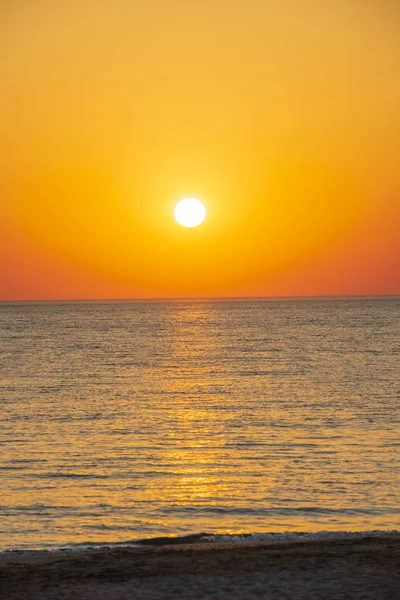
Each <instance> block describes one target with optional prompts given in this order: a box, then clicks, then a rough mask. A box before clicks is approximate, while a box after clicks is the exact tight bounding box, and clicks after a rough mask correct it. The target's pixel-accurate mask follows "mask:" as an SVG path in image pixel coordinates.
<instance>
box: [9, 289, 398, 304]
mask: <svg viewBox="0 0 400 600" xmlns="http://www.w3.org/2000/svg"><path fill="white" fill-rule="evenodd" d="M398 297H400V292H399V293H398V294H327V295H300V296H170V297H168V296H163V297H151V296H148V297H141V298H128V297H127V298H31V299H0V304H14V303H19V304H29V303H43V304H45V303H60V304H67V303H73V302H82V303H83V302H93V303H94V302H116V303H117V302H132V303H133V302H199V301H203V302H207V301H217V300H219V301H221V300H225V301H232V302H235V301H236V302H238V301H239V302H240V301H246V300H266V301H268V300H324V299H325V300H329V299H349V300H351V299H361V298H376V299H378V298H398Z"/></svg>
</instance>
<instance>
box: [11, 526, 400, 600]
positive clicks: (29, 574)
mask: <svg viewBox="0 0 400 600" xmlns="http://www.w3.org/2000/svg"><path fill="white" fill-rule="evenodd" d="M399 597H400V537H386V538H368V537H365V538H359V539H337V540H336V539H335V540H329V541H321V540H318V541H296V542H274V543H265V542H248V543H243V544H237V543H230V542H229V543H217V544H216V543H200V544H198V543H195V544H183V545H174V544H172V545H162V546H161V545H159V546H158V545H156V546H149V547H144V548H114V549H110V550H97V551H90V552H84V553H73V552H65V553H63V554H57V555H51V556H50V555H42V556H25V557H7V558H3V559H2V560H1V561H0V598H1V599H2V600H3V599H4V600H25V599H26V600H28V599H32V598H35V599H38V600H39V599H40V600H53V599H54V600H56V599H57V600H62V599H65V600H69V599H71V600H72V599H73V600H80V599H82V600H84V599H85V600H91V599H96V600H103V599H104V600H106V599H107V600H108V599H110V600H127V599H128V598H129V599H136V598H138V599H139V598H140V599H144V600H146V599H151V600H159V599H160V600H161V599H171V600H172V599H174V600H175V599H181V598H182V599H184V598H187V599H189V598H190V599H192V598H193V599H194V598H196V599H210V600H211V599H212V600H222V599H224V600H227V599H231V598H238V599H239V598H240V599H242V600H252V599H255V598H266V599H285V600H287V599H289V598H293V599H296V600H302V599H304V600H311V599H314V598H315V599H325V600H330V599H332V600H333V599H339V598H346V599H348V598H354V599H361V598H362V599H371V600H372V599H382V600H383V599H386V598H387V599H391V600H392V599H393V600H394V599H395V598H399Z"/></svg>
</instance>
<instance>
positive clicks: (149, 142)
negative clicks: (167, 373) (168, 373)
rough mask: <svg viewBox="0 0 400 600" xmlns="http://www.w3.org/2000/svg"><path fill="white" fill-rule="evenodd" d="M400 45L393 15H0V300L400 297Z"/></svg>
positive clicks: (94, 2)
mask: <svg viewBox="0 0 400 600" xmlns="http://www.w3.org/2000/svg"><path fill="white" fill-rule="evenodd" d="M399 32H400V5H399V4H398V3H397V2H396V1H395V0H382V1H381V2H377V1H375V0H336V1H335V2H332V1H331V0H281V1H280V2H275V1H273V0H246V2H244V1H242V0H239V1H236V2H235V1H233V0H229V1H228V0H213V1H212V2H211V1H210V2H208V1H204V0H203V1H202V2H184V1H183V0H181V1H177V0H169V1H168V2H167V1H166V0H148V1H147V2H142V3H138V2H132V1H130V0H113V2H110V1H104V0H103V1H102V0H79V1H78V0H69V1H68V2H67V1H65V2H61V1H60V2H52V1H50V0H36V1H35V2H30V1H29V0H15V1H14V2H12V3H5V2H4V3H2V4H1V6H0V87H1V89H0V114H1V121H0V202H1V221H0V299H3V300H12V299H24V300H28V299H72V298H143V297H207V296H218V297H219V296H280V295H294V296H301V295H353V294H356V295H358V294H399V293H400V235H399V231H400V152H399V140H400V110H399V107H400V78H399V73H400V35H399ZM187 196H194V197H198V198H199V199H201V200H202V201H203V202H204V204H205V205H206V207H207V211H208V217H207V219H206V221H205V222H204V223H203V224H202V225H201V226H200V227H198V228H196V229H185V228H182V227H180V226H179V225H178V224H177V223H175V221H174V219H173V208H174V205H175V203H176V202H177V201H178V200H179V199H181V198H184V197H187Z"/></svg>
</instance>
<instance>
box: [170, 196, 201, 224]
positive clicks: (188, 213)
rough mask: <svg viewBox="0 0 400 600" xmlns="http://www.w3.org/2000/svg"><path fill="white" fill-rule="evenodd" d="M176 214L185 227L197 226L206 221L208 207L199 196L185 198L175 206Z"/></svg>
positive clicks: (178, 220)
mask: <svg viewBox="0 0 400 600" xmlns="http://www.w3.org/2000/svg"><path fill="white" fill-rule="evenodd" d="M174 216H175V219H176V221H177V222H178V223H179V225H183V227H197V226H198V225H200V224H201V223H202V222H203V221H204V219H205V217H206V209H205V206H204V204H203V203H202V202H200V200H197V198H185V199H184V200H181V201H180V202H178V204H177V205H176V206H175V210H174Z"/></svg>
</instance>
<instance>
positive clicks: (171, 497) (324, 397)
mask: <svg viewBox="0 0 400 600" xmlns="http://www.w3.org/2000/svg"><path fill="white" fill-rule="evenodd" d="M399 309H400V300H399V299H398V298H387V299H347V300H346V299H333V300H297V301H296V300H290V301H289V300H282V301H261V300H252V301H236V302H233V301H232V302H231V301H207V302H159V303H157V302H124V303H122V302H121V303H76V304H74V303H65V304H50V303H47V304H3V305H0V351H1V358H0V372H1V389H0V395H1V396H0V401H1V413H0V443H1V455H0V475H1V499H0V549H6V548H20V549H23V548H51V547H59V546H73V547H74V546H76V545H78V544H84V543H100V544H101V543H108V542H123V541H127V540H132V539H138V538H143V537H150V536H158V535H183V534H188V533H196V532H201V531H206V532H218V533H226V532H243V531H244V532H252V533H257V532H281V531H289V532H294V531H311V532H317V531H321V530H329V531H336V530H342V531H350V530H352V531H360V530H370V529H394V528H398V527H399V513H398V507H399V498H400V490H399V485H398V473H399V470H398V468H399V460H398V459H399V408H398V406H399V398H400V383H399V369H400V360H399V358H400V341H399V340H400V319H399V316H400V310H399Z"/></svg>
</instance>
